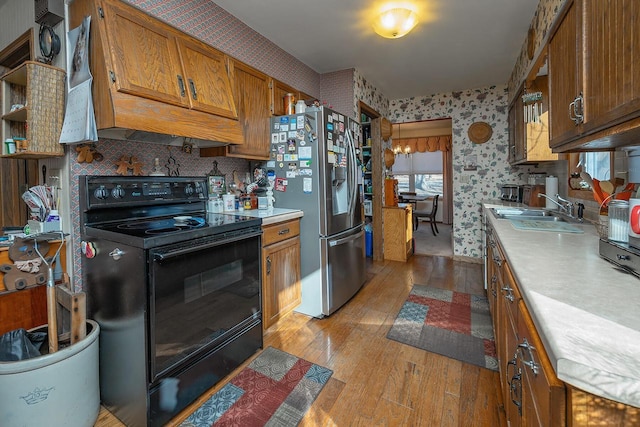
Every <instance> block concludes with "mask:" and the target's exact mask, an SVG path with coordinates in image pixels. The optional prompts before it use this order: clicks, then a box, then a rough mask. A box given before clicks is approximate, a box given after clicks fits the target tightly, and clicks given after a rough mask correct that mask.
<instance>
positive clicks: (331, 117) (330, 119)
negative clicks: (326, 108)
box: [327, 114, 333, 123]
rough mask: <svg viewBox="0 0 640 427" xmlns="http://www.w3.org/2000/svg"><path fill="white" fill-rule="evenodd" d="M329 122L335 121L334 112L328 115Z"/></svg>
mask: <svg viewBox="0 0 640 427" xmlns="http://www.w3.org/2000/svg"><path fill="white" fill-rule="evenodd" d="M327 123H333V114H329V115H328V116H327Z"/></svg>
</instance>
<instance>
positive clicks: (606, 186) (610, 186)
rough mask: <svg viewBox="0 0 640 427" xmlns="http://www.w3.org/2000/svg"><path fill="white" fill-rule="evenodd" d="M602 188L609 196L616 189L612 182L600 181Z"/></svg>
mask: <svg viewBox="0 0 640 427" xmlns="http://www.w3.org/2000/svg"><path fill="white" fill-rule="evenodd" d="M600 188H601V189H602V191H604V192H605V193H607V194H613V193H614V191H615V187H614V186H613V183H612V182H611V181H600Z"/></svg>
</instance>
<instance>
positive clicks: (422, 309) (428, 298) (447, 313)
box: [387, 285, 498, 371]
mask: <svg viewBox="0 0 640 427" xmlns="http://www.w3.org/2000/svg"><path fill="white" fill-rule="evenodd" d="M387 338H389V339H392V340H394V341H398V342H401V343H403V344H408V345H410V346H413V347H417V348H421V349H423V350H427V351H430V352H433V353H438V354H441V355H443V356H447V357H450V358H452V359H456V360H460V361H462V362H466V363H471V364H473V365H477V366H482V367H484V368H487V369H491V370H494V371H497V370H498V360H497V358H496V347H495V341H494V338H493V326H492V323H491V314H490V312H489V301H488V300H487V298H486V297H485V296H483V295H472V294H467V293H463V292H455V291H450V290H446V289H438V288H432V287H429V286H423V285H414V286H413V288H412V289H411V292H410V293H409V297H408V298H407V300H406V301H405V303H404V305H403V306H402V308H401V309H400V312H399V313H398V316H397V318H396V320H395V322H394V323H393V326H392V327H391V329H390V330H389V333H388V334H387Z"/></svg>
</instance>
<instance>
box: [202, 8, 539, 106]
mask: <svg viewBox="0 0 640 427" xmlns="http://www.w3.org/2000/svg"><path fill="white" fill-rule="evenodd" d="M214 2H215V3H217V4H218V5H220V6H221V7H222V8H224V9H226V10H227V11H228V12H230V13H231V14H232V15H234V16H235V17H236V18H238V19H239V20H241V21H243V22H244V23H245V24H247V25H248V26H249V27H251V28H253V29H254V30H255V31H257V32H258V33H260V34H262V35H263V36H264V37H266V38H267V39H269V40H271V41H272V42H274V43H275V44H276V45H278V46H280V47H281V48H282V49H283V50H285V51H286V52H288V53H290V54H291V55H293V56H294V57H296V58H297V59H299V60H300V61H302V62H303V63H305V64H306V65H308V66H309V67H311V68H312V69H313V70H315V71H316V72H318V73H321V74H322V73H327V72H332V71H339V70H344V69H347V68H356V69H358V70H359V71H360V73H361V74H362V75H363V76H364V77H365V78H366V79H367V80H369V81H370V82H371V83H372V84H373V85H374V86H375V87H376V88H378V90H380V91H381V92H382V93H383V94H384V95H385V96H386V97H387V98H388V99H399V98H407V97H410V96H421V95H431V94H435V93H446V92H451V91H456V90H464V89H474V88H479V87H484V86H489V85H494V84H506V83H507V82H508V80H509V76H510V74H511V71H512V70H513V67H514V65H515V61H516V59H517V57H518V54H519V53H520V49H521V48H522V45H523V43H524V41H525V38H526V34H527V30H528V28H529V24H530V23H531V20H532V18H533V15H534V12H535V9H536V7H537V5H538V0H422V1H420V0H418V1H415V2H413V3H415V4H417V6H418V8H419V14H420V22H419V23H418V26H417V27H416V28H414V29H413V31H412V32H411V33H409V34H408V35H406V36H405V37H402V38H400V39H394V40H391V39H385V38H382V37H380V36H378V35H377V34H375V33H374V32H373V29H372V28H371V25H370V17H371V16H372V15H373V14H374V12H375V11H376V10H377V8H379V6H380V4H382V2H380V1H378V0H269V1H265V0H214Z"/></svg>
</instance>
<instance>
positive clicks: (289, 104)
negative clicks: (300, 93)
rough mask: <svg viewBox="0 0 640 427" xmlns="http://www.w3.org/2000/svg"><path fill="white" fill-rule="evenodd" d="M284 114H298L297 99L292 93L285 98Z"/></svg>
mask: <svg viewBox="0 0 640 427" xmlns="http://www.w3.org/2000/svg"><path fill="white" fill-rule="evenodd" d="M283 99H284V114H286V115H290V114H295V113H296V97H295V96H293V94H292V93H288V94H286V95H285V96H284V98H283Z"/></svg>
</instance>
